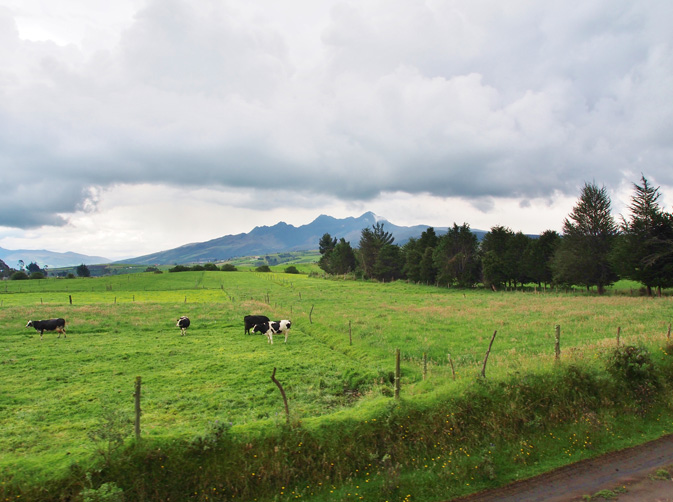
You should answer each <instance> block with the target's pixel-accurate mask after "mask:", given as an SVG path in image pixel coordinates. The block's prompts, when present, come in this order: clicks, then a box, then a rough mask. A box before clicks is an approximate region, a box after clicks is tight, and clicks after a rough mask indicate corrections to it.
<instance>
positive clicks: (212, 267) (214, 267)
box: [203, 263, 219, 272]
mask: <svg viewBox="0 0 673 502" xmlns="http://www.w3.org/2000/svg"><path fill="white" fill-rule="evenodd" d="M203 268H204V270H208V271H210V272H214V271H216V270H219V268H217V265H215V264H214V263H206V264H205V265H204V266H203Z"/></svg>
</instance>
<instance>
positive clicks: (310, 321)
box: [308, 305, 315, 324]
mask: <svg viewBox="0 0 673 502" xmlns="http://www.w3.org/2000/svg"><path fill="white" fill-rule="evenodd" d="M313 307H315V305H311V311H310V312H309V313H308V322H309V324H313V319H312V318H311V316H312V315H313Z"/></svg>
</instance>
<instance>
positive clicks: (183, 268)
mask: <svg viewBox="0 0 673 502" xmlns="http://www.w3.org/2000/svg"><path fill="white" fill-rule="evenodd" d="M152 268H153V269H154V268H155V267H152ZM156 270H159V269H156ZM204 270H207V271H210V272H217V271H219V270H221V271H222V272H236V270H237V269H236V267H235V266H234V265H232V264H231V263H225V264H224V265H222V267H218V266H217V265H215V264H214V263H206V264H204V265H199V264H197V265H193V266H191V267H188V266H187V265H176V266H174V267H173V268H169V269H168V271H169V272H202V271H204ZM146 271H150V267H148V269H147V270H146ZM151 271H152V272H154V271H155V270H151Z"/></svg>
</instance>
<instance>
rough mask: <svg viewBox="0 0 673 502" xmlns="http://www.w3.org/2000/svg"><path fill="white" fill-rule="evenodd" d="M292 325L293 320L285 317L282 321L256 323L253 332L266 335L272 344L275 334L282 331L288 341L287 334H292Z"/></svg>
mask: <svg viewBox="0 0 673 502" xmlns="http://www.w3.org/2000/svg"><path fill="white" fill-rule="evenodd" d="M290 327H292V322H290V321H288V320H287V319H284V320H282V321H273V322H264V323H262V324H255V326H253V328H252V332H253V333H262V334H264V335H266V338H267V340H268V342H269V343H270V344H273V335H278V334H281V333H282V334H284V335H285V343H287V335H289V334H290Z"/></svg>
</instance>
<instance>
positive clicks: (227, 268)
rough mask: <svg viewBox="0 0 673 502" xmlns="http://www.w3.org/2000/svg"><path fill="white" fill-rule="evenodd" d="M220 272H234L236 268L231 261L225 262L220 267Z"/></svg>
mask: <svg viewBox="0 0 673 502" xmlns="http://www.w3.org/2000/svg"><path fill="white" fill-rule="evenodd" d="M221 270H222V272H236V271H237V270H238V269H237V268H236V267H235V266H234V265H232V264H231V263H225V264H224V265H222V268H221Z"/></svg>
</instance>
